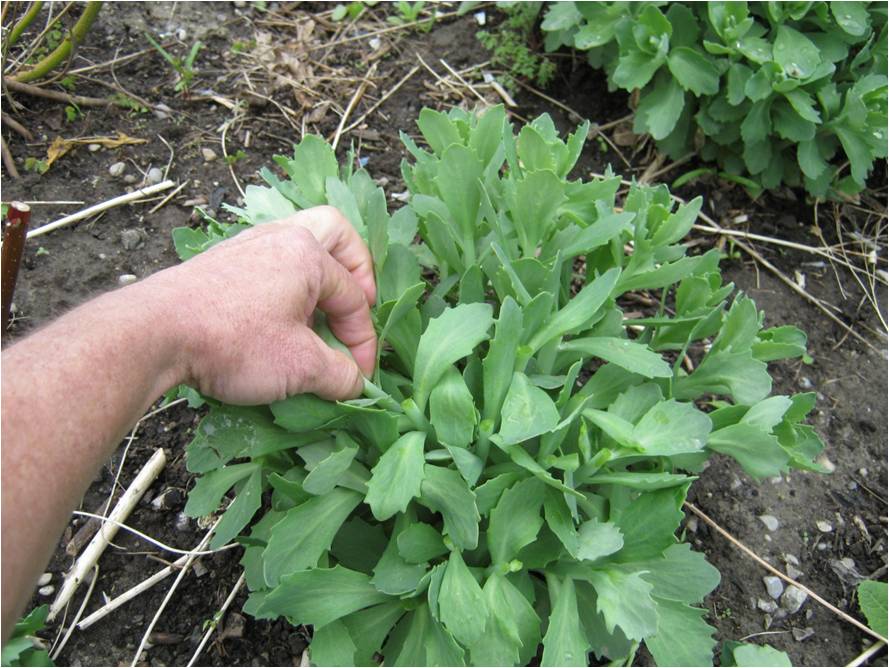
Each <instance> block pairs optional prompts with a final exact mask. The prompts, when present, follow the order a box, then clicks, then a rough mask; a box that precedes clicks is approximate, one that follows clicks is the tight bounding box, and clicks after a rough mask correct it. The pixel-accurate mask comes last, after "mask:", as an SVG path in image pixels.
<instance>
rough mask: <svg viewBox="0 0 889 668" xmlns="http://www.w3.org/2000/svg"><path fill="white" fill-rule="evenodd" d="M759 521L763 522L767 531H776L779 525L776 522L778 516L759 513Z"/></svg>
mask: <svg viewBox="0 0 889 668" xmlns="http://www.w3.org/2000/svg"><path fill="white" fill-rule="evenodd" d="M759 521H760V522H762V523H763V524H765V526H766V529H768V530H769V531H777V530H778V527H779V526H781V525H780V524H779V523H778V518H777V517H775V516H774V515H760V516H759Z"/></svg>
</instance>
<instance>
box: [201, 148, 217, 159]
mask: <svg viewBox="0 0 889 668" xmlns="http://www.w3.org/2000/svg"><path fill="white" fill-rule="evenodd" d="M201 155H202V156H204V162H213V161H214V160H216V151H214V150H213V149H212V148H202V149H201Z"/></svg>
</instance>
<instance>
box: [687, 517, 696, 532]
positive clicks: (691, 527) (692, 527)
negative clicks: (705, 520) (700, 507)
mask: <svg viewBox="0 0 889 668" xmlns="http://www.w3.org/2000/svg"><path fill="white" fill-rule="evenodd" d="M685 528H686V529H688V531H689V532H690V533H697V531H698V518H697V517H689V518H688V521H687V522H686V523H685Z"/></svg>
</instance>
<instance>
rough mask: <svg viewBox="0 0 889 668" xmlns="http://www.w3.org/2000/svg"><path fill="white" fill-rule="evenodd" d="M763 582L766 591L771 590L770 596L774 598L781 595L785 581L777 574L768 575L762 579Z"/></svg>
mask: <svg viewBox="0 0 889 668" xmlns="http://www.w3.org/2000/svg"><path fill="white" fill-rule="evenodd" d="M762 582H763V584H764V585H765V586H766V591H767V592H769V596H771V597H772V598H774V599H777V598H778V597H779V596H781V592H783V591H784V581H783V580H781V578H779V577H778V576H776V575H766V576H765V577H764V578H763V579H762Z"/></svg>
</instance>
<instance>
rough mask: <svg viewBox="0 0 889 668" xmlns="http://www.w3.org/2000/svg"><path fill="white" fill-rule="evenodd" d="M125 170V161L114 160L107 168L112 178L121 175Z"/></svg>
mask: <svg viewBox="0 0 889 668" xmlns="http://www.w3.org/2000/svg"><path fill="white" fill-rule="evenodd" d="M125 171H127V163H125V162H115V163H114V164H113V165H111V167H109V168H108V173H109V174H111V176H113V177H114V178H117V177H119V176H123V173H124V172H125Z"/></svg>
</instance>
